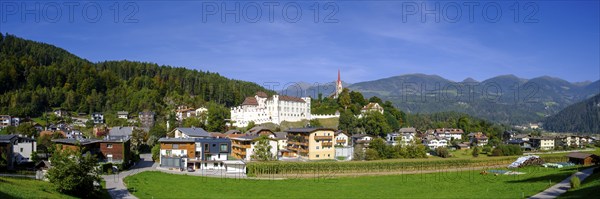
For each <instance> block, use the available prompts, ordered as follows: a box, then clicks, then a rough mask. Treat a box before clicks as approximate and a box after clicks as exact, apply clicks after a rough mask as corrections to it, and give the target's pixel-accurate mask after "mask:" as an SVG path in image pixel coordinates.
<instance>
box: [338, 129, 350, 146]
mask: <svg viewBox="0 0 600 199" xmlns="http://www.w3.org/2000/svg"><path fill="white" fill-rule="evenodd" d="M349 138H350V136H348V133H346V132H344V131H342V130H337V131H336V132H335V145H336V146H342V147H346V146H348V142H349V141H350V139H349Z"/></svg>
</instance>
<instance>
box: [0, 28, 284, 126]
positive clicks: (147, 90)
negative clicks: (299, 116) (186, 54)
mask: <svg viewBox="0 0 600 199" xmlns="http://www.w3.org/2000/svg"><path fill="white" fill-rule="evenodd" d="M0 57H2V59H0V114H9V115H13V116H19V117H27V116H32V117H36V116H40V115H42V113H43V112H45V111H49V110H51V108H61V109H64V110H67V111H75V112H85V113H90V112H95V111H109V112H111V111H112V112H116V111H120V110H126V111H129V112H134V113H135V112H138V111H143V110H146V109H149V110H153V111H156V112H159V113H167V112H170V110H171V109H174V108H175V107H176V106H178V105H188V106H194V107H198V106H203V105H205V104H207V103H209V102H211V103H217V104H220V105H222V106H234V105H238V104H240V103H242V101H243V100H244V98H245V97H246V96H250V95H253V94H254V93H255V92H257V91H265V92H267V93H273V92H272V91H268V90H266V89H265V88H263V87H261V86H259V85H257V84H255V83H251V82H245V81H238V80H233V79H228V78H226V77H223V76H221V75H219V74H218V73H211V72H207V71H198V70H190V69H185V68H177V67H171V66H159V65H157V64H153V63H144V62H134V61H106V62H100V63H92V62H90V61H88V60H85V59H83V58H80V57H77V56H75V55H73V54H71V53H69V52H68V51H66V50H64V49H61V48H58V47H56V46H53V45H49V44H44V43H40V42H35V41H31V40H26V39H22V38H19V37H16V36H13V35H8V34H7V35H2V34H0Z"/></svg>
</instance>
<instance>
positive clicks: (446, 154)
mask: <svg viewBox="0 0 600 199" xmlns="http://www.w3.org/2000/svg"><path fill="white" fill-rule="evenodd" d="M435 154H436V155H437V156H440V157H442V158H447V157H450V152H448V148H446V147H438V148H436V149H435Z"/></svg>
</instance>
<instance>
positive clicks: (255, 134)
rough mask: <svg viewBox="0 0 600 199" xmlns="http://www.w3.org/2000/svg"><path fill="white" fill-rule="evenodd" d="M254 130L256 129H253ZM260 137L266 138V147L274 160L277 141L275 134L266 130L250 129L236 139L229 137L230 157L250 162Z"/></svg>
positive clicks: (276, 151)
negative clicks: (268, 147)
mask: <svg viewBox="0 0 600 199" xmlns="http://www.w3.org/2000/svg"><path fill="white" fill-rule="evenodd" d="M255 128H256V127H255ZM261 136H265V137H266V138H267V142H268V146H270V148H271V149H270V151H271V155H272V156H273V158H276V157H277V155H278V148H279V147H278V141H277V139H276V135H275V133H273V132H272V131H271V130H269V129H267V128H257V129H254V128H252V129H250V131H248V133H246V134H245V135H242V136H238V137H230V139H231V155H232V156H233V157H235V158H238V159H242V160H252V155H254V150H255V148H256V145H257V144H258V141H259V140H261Z"/></svg>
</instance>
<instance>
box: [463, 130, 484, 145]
mask: <svg viewBox="0 0 600 199" xmlns="http://www.w3.org/2000/svg"><path fill="white" fill-rule="evenodd" d="M468 136H469V141H471V145H473V143H474V144H475V145H477V146H485V145H487V144H488V141H489V138H488V137H487V136H485V134H483V133H482V132H476V133H469V135H468Z"/></svg>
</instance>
